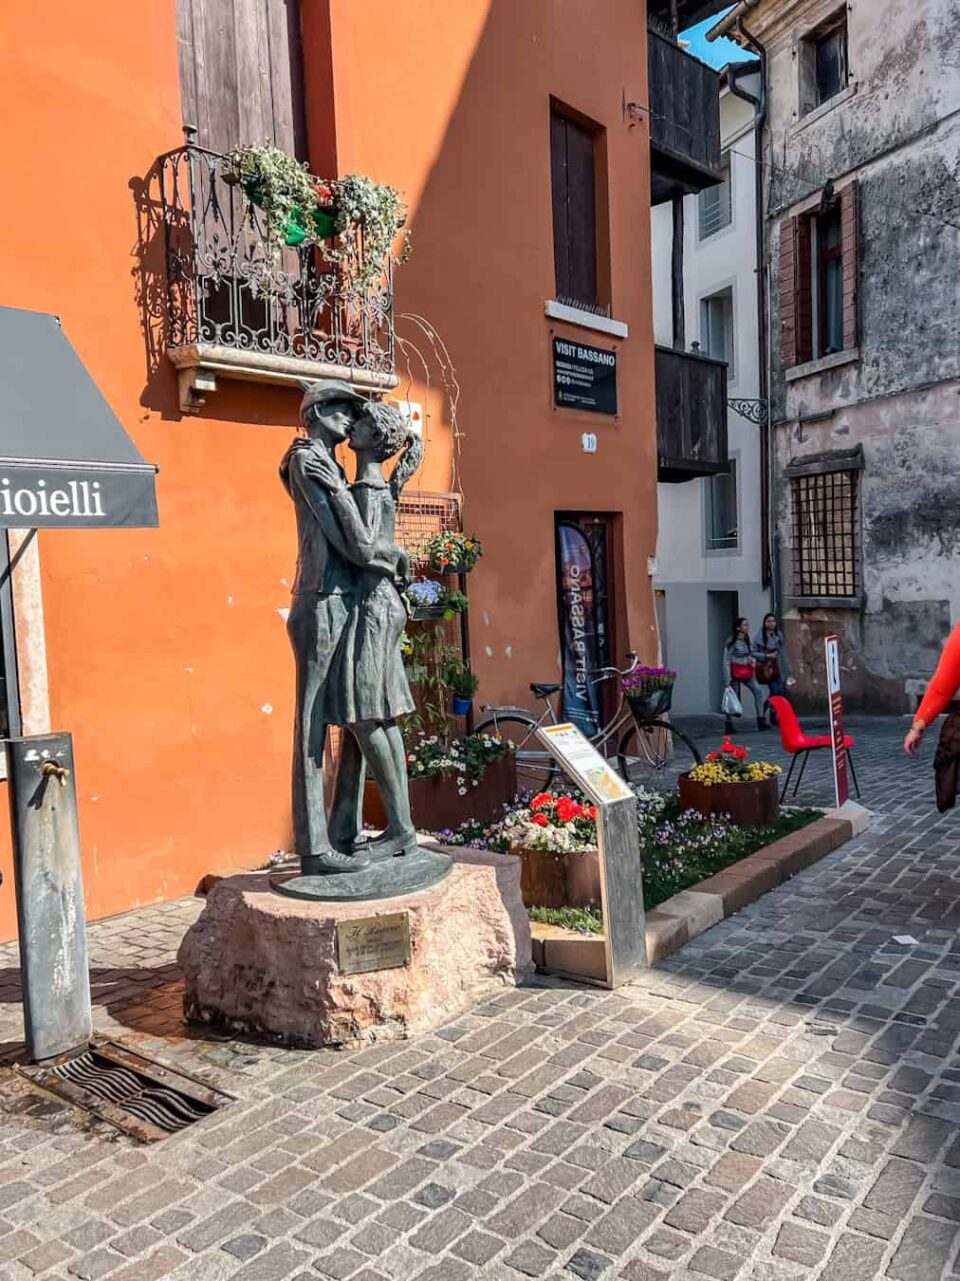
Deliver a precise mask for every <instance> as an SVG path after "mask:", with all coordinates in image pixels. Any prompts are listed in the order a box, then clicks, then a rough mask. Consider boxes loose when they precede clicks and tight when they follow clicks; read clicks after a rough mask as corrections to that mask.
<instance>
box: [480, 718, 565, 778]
mask: <svg viewBox="0 0 960 1281" xmlns="http://www.w3.org/2000/svg"><path fill="white" fill-rule="evenodd" d="M536 731H537V722H536V721H535V720H534V719H533V717H532V716H531V717H525V716H521V715H520V714H519V713H517V712H513V713H510V714H509V715H508V714H504V715H502V716H500V715H498V714H497V713H496V712H494V714H493V715H492V716H490V717H488V719H487V720H485V721H482V722H481V723H480V724H479V725H478V726H477V728H476V729H475V730H474V733H475V734H492V735H493V736H494V737H495V738H503V739H506V740H508V741H509V742H511V743H513V746H514V751H515V754H516V761H517V787H518V788H519V790H520V791H521V792H542V791H544V790H545V789H546V788H547V787H549V786H550V783H551V782H552V780H553V777H554V775H555V774H556V772H557V766H556V762H555V761H554V759H553V757H552V756H551V755H550V753H549V752H548V751H547V749H546V748H545V747H544V746H543V745H542V743H541V742H540V740H539V739H538V738H537V733H536Z"/></svg>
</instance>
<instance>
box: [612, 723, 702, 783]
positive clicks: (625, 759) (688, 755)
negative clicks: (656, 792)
mask: <svg viewBox="0 0 960 1281" xmlns="http://www.w3.org/2000/svg"><path fill="white" fill-rule="evenodd" d="M702 760H703V757H702V756H701V755H700V751H699V748H698V747H697V745H696V743H694V741H693V740H692V739H690V738H688V737H687V736H686V734H684V732H683V730H680V729H677V727H676V725H672V724H671V723H670V722H669V721H662V720H650V721H646V722H645V723H644V724H643V725H640V726H637V725H633V726H631V727H630V729H628V730H627V731H626V733H625V734H624V735H623V738H621V740H620V745H619V746H618V748H617V763H618V765H619V769H620V773H621V775H622V776H623V777H624V778H625V779H626V780H627V782H628V783H638V784H643V783H654V784H656V785H660V786H662V785H663V782H664V781H667V780H669V781H670V782H671V783H672V781H673V780H674V779H675V778H676V776H677V775H678V774H683V773H685V772H686V771H687V770H688V769H690V768H691V767H692V766H694V765H699V764H701V762H702Z"/></svg>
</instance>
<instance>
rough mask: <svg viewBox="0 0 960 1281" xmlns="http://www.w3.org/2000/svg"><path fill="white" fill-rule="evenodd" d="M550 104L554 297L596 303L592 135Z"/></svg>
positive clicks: (582, 303) (593, 132) (595, 133)
mask: <svg viewBox="0 0 960 1281" xmlns="http://www.w3.org/2000/svg"><path fill="white" fill-rule="evenodd" d="M599 133H600V130H597V129H589V128H587V127H586V126H585V125H583V124H580V123H579V122H578V121H576V120H571V119H570V118H569V117H568V116H565V115H563V114H562V113H561V112H560V111H558V110H557V109H556V108H554V109H552V110H551V112H550V170H551V181H552V189H553V259H554V267H555V270H556V286H557V299H558V301H560V302H566V303H570V304H572V305H573V306H586V307H591V308H596V307H598V305H599V302H600V299H599V292H598V272H597V178H596V174H597V155H596V151H597V137H598V134H599Z"/></svg>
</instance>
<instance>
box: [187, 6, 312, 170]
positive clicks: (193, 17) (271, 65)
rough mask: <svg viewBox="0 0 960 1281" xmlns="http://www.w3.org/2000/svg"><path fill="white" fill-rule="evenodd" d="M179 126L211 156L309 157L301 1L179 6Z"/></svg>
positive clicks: (302, 158) (301, 158) (303, 158)
mask: <svg viewBox="0 0 960 1281" xmlns="http://www.w3.org/2000/svg"><path fill="white" fill-rule="evenodd" d="M177 44H178V51H179V57H180V97H181V102H182V104H183V122H184V124H186V125H193V126H194V127H195V128H196V129H197V131H198V136H197V141H198V142H199V143H200V145H201V146H203V147H209V148H210V150H211V151H221V152H222V151H229V150H230V149H231V148H233V147H236V146H242V145H244V144H247V143H262V142H273V143H275V144H276V145H277V146H278V147H279V148H280V149H281V150H282V151H286V152H287V153H288V154H290V155H294V156H296V157H297V158H298V159H300V160H305V159H306V157H307V136H306V134H307V131H306V117H305V112H304V101H303V51H302V48H301V37H300V0H177Z"/></svg>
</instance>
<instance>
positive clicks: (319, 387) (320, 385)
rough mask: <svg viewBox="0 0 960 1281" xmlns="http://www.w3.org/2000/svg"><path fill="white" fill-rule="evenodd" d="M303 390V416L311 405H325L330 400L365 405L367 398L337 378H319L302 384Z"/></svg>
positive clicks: (301, 406)
mask: <svg viewBox="0 0 960 1281" xmlns="http://www.w3.org/2000/svg"><path fill="white" fill-rule="evenodd" d="M300 386H301V387H302V388H303V390H304V395H303V400H302V401H301V404H300V412H301V414H305V413H306V412H307V410H308V409H309V408H310V407H311V406H312V405H326V404H329V403H330V401H332V400H346V401H349V402H350V403H351V404H354V405H366V404H367V401H368V397H367V396H364V395H362V394H361V393H360V392H359V391H357V389H356V387H351V385H350V384H349V383H346V382H343V381H342V379H339V378H320V379H318V381H317V382H313V383H307V382H302V383H301V384H300Z"/></svg>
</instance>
